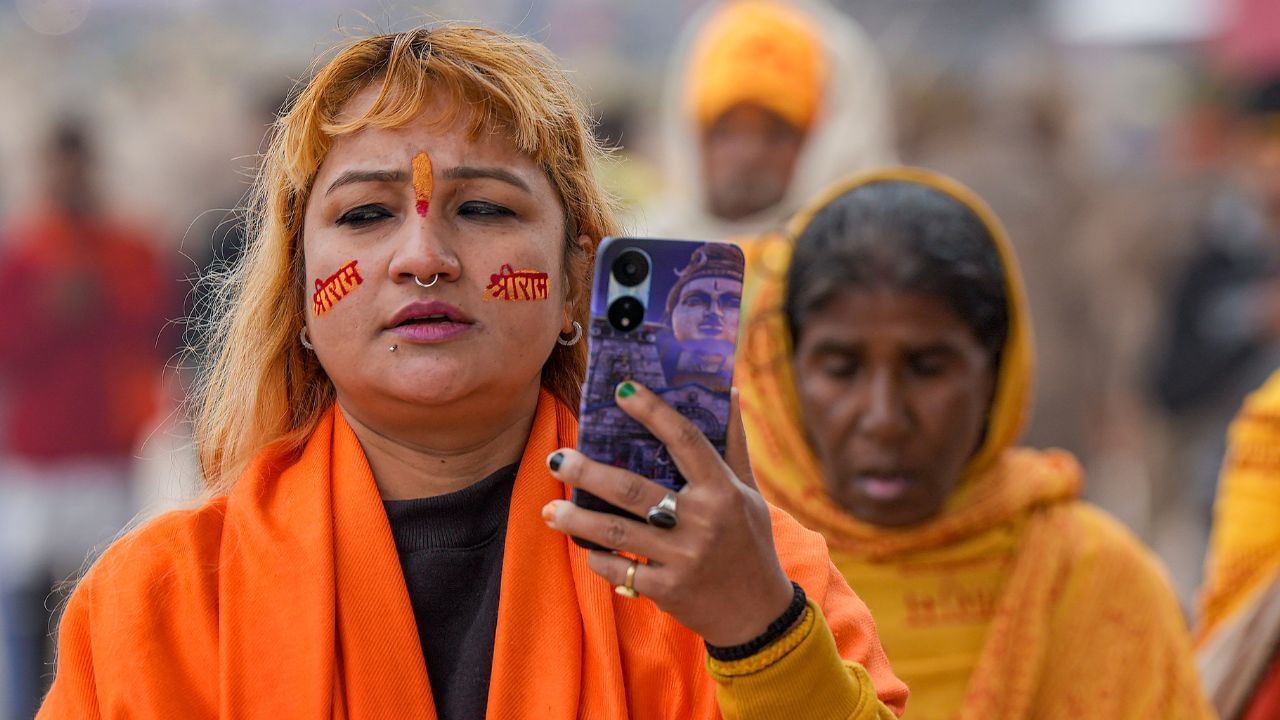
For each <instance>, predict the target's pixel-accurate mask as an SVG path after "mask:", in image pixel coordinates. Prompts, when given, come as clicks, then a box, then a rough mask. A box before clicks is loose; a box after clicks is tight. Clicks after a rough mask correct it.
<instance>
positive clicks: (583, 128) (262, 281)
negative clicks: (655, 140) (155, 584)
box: [192, 24, 617, 495]
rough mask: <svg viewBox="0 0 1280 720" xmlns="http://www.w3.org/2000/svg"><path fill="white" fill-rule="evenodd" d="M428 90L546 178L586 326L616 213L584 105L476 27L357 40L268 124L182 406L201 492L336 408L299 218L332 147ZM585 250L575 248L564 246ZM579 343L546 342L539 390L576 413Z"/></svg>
mask: <svg viewBox="0 0 1280 720" xmlns="http://www.w3.org/2000/svg"><path fill="white" fill-rule="evenodd" d="M373 83H380V84H381V85H380V89H379V93H378V96H377V98H376V100H375V101H374V103H373V105H372V107H371V108H370V109H369V111H368V112H367V113H366V114H365V115H364V116H362V117H359V118H355V119H352V120H348V121H345V122H340V121H339V120H338V114H339V111H340V110H341V108H342V106H343V104H344V103H345V102H346V101H347V100H348V99H349V98H351V97H352V96H353V95H355V94H356V93H358V92H360V91H361V90H363V89H364V88H366V87H368V86H369V85H371V84H373ZM434 92H445V93H448V94H449V95H450V96H451V97H452V98H453V99H454V101H455V102H453V103H452V105H451V108H452V111H451V112H449V113H447V114H446V115H445V116H442V117H439V118H434V119H433V122H436V123H441V124H448V123H452V122H454V121H455V120H458V119H460V118H462V117H464V116H463V115H460V113H466V114H467V116H466V119H467V121H468V125H467V130H468V133H469V135H470V136H471V137H472V138H475V137H478V136H479V134H480V133H481V132H485V131H497V132H504V133H507V134H508V135H510V137H511V138H512V140H513V141H514V142H515V144H516V147H517V148H519V149H520V151H521V152H524V153H525V154H527V155H529V156H530V157H531V158H533V159H534V161H535V162H536V163H538V165H539V166H540V167H542V169H543V171H544V172H546V174H547V177H548V179H549V180H550V181H551V184H552V186H553V187H555V188H556V189H557V190H558V192H559V195H560V200H561V202H562V204H563V207H564V216H565V239H564V242H565V265H564V266H565V274H566V278H565V280H566V286H567V287H569V288H570V302H571V307H572V308H573V312H572V314H573V316H574V318H575V319H577V320H578V321H579V322H580V323H582V324H583V325H584V326H585V325H586V324H587V313H588V304H589V296H590V269H591V260H592V255H593V254H594V251H595V246H596V244H597V243H598V242H599V240H600V239H601V238H603V237H605V236H606V235H610V234H615V233H616V232H617V224H616V221H615V219H614V218H615V212H616V208H617V201H616V199H614V198H613V197H611V196H610V195H609V194H608V193H607V192H605V191H604V189H603V188H602V187H601V186H600V183H599V181H598V179H597V177H596V165H597V164H598V163H599V162H600V161H602V160H603V159H604V157H605V152H604V150H603V149H602V148H601V147H600V145H599V143H598V142H597V140H596V139H595V137H594V136H593V135H592V133H591V120H590V116H589V115H588V113H587V110H586V106H585V105H584V104H583V102H582V101H581V100H580V99H579V98H578V96H577V93H576V91H575V90H574V89H573V87H572V85H571V84H570V83H569V81H568V79H567V78H566V77H565V75H564V73H563V71H561V70H560V69H559V67H558V65H557V61H556V59H555V57H554V56H552V55H551V53H550V52H548V51H547V50H546V49H545V48H543V47H542V46H540V45H538V44H536V43H534V42H532V41H529V40H525V39H522V38H518V37H514V36H511V35H507V34H504V33H500V32H497V31H494V30H489V29H486V28H480V27H470V26H458V25H448V24H436V25H432V26H426V27H421V28H418V29H415V30H411V31H408V32H403V33H389V34H382V35H375V36H373V37H368V38H364V39H359V40H356V41H354V42H351V43H349V44H347V45H346V46H345V47H342V48H340V49H338V51H337V52H336V54H335V55H334V57H333V58H332V59H331V60H330V61H329V62H328V63H327V64H325V65H324V66H323V67H322V68H320V69H319V70H318V72H316V73H315V74H314V76H313V77H312V79H311V81H310V82H309V83H307V84H306V86H305V87H303V88H302V89H301V92H299V93H298V94H297V96H296V98H295V99H294V100H293V101H292V103H291V104H290V110H289V111H288V112H286V113H285V114H284V115H283V117H281V118H280V119H279V120H278V121H277V123H276V128H275V133H274V137H273V139H272V141H271V144H270V146H269V148H268V150H267V153H266V155H265V157H264V160H263V164H262V168H261V170H260V171H259V173H258V176H257V179H256V181H255V184H254V189H253V191H252V194H251V196H250V202H249V208H248V212H247V217H246V237H247V238H248V242H247V246H246V250H245V254H244V257H243V259H242V261H241V262H240V263H239V264H238V265H237V266H236V267H234V268H232V269H230V270H229V271H227V272H226V274H225V275H223V276H221V277H219V278H216V280H215V282H216V289H215V291H214V292H215V295H214V300H213V302H214V307H215V308H216V311H215V312H214V314H213V318H212V320H211V321H210V324H209V328H208V333H207V336H208V337H209V338H210V347H209V350H210V355H209V357H211V358H212V359H211V360H210V361H208V365H207V366H206V367H205V368H203V372H201V373H200V376H199V378H198V381H197V384H196V387H195V389H194V391H193V394H192V403H193V411H194V412H193V414H194V417H195V423H194V425H195V427H194V431H195V440H196V448H197V453H198V456H199V460H200V467H201V470H202V473H203V476H204V479H205V485H206V490H207V492H208V493H209V494H210V495H218V494H222V493H225V492H227V491H228V490H230V488H231V487H232V486H233V485H234V483H235V481H236V479H237V478H238V477H239V476H240V475H241V474H242V473H243V472H244V470H245V469H246V468H247V467H248V465H249V463H250V462H251V461H252V460H253V458H254V457H255V456H256V455H257V454H259V453H260V452H261V451H262V450H263V449H265V448H266V447H268V446H272V445H274V446H276V447H277V448H278V449H279V450H281V451H282V452H286V453H293V452H296V451H297V450H299V449H300V448H301V447H302V445H303V443H304V442H305V441H306V438H307V437H308V436H310V434H311V432H312V431H313V430H314V428H315V426H316V423H317V422H318V421H319V419H320V417H321V416H322V415H323V414H324V412H325V411H326V410H327V409H328V408H329V407H330V406H331V405H332V403H333V402H334V396H335V394H334V388H333V384H332V383H331V382H330V380H329V378H328V376H327V375H326V374H325V372H324V370H323V368H321V367H320V364H319V362H318V361H317V360H316V358H315V356H314V355H313V354H311V353H309V352H307V351H305V350H304V349H303V348H302V346H301V345H300V343H299V342H298V335H299V333H300V332H301V330H302V328H303V327H304V322H305V317H306V316H305V312H306V304H305V295H306V291H305V287H304V275H303V251H302V243H301V233H302V218H303V211H304V209H305V207H306V204H307V199H308V197H309V194H310V190H311V184H312V183H313V181H314V179H315V175H316V172H317V170H318V168H319V166H320V163H321V162H322V161H323V159H324V157H325V154H326V153H327V152H328V149H329V146H330V144H331V142H332V138H333V137H335V136H338V135H342V134H345V133H351V132H356V131H358V130H360V129H361V128H363V127H368V126H374V127H382V128H394V127H401V126H403V125H405V124H407V123H409V122H411V121H412V120H413V119H414V118H416V117H417V116H418V114H419V113H420V112H421V109H422V107H423V106H424V104H425V103H426V101H427V99H428V98H429V97H430V96H431V94H432V93H434ZM580 236H586V237H588V238H590V243H589V245H588V246H586V247H584V246H582V245H580V244H579V243H578V242H577V240H576V239H577V238H578V237H580ZM585 370H586V343H579V344H577V345H574V346H572V347H565V346H560V345H557V346H556V348H555V350H554V351H553V352H552V354H551V357H550V358H549V359H548V360H547V362H546V364H545V365H544V366H543V371H542V382H543V385H544V386H546V387H547V388H548V389H549V390H550V391H551V392H552V393H553V394H555V395H556V396H557V397H559V398H560V399H561V400H563V401H564V402H566V403H567V404H568V405H569V406H570V407H577V405H578V400H579V393H580V383H581V381H582V377H583V374H584V373H585Z"/></svg>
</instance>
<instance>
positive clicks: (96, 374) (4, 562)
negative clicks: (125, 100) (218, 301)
mask: <svg viewBox="0 0 1280 720" xmlns="http://www.w3.org/2000/svg"><path fill="white" fill-rule="evenodd" d="M96 161H97V148H96V147H95V144H94V138H93V129H92V125H91V124H89V123H87V122H84V121H81V120H78V119H71V118H64V119H61V120H59V121H57V122H55V123H53V125H52V131H51V133H50V135H49V137H48V138H47V139H46V140H45V144H44V146H43V148H42V152H41V156H40V166H39V168H38V169H37V172H39V173H40V175H41V182H42V188H41V196H40V200H39V204H38V205H37V206H36V207H35V208H33V211H32V212H31V213H30V214H29V215H28V216H26V217H21V218H18V219H17V221H16V222H15V223H14V224H13V226H12V227H10V228H8V230H7V233H8V235H9V240H10V241H9V242H8V244H7V245H6V246H5V248H4V254H3V255H2V256H0V313H3V316H4V332H2V333H0V392H3V394H4V395H5V396H6V398H7V409H6V412H5V414H4V417H3V425H2V426H0V568H3V570H4V575H3V576H0V593H2V594H3V595H4V597H5V601H6V603H5V604H6V606H7V612H6V613H5V616H4V619H5V624H4V627H3V639H4V645H5V647H6V648H7V649H8V651H9V659H10V662H11V663H12V664H13V672H12V673H11V678H12V683H11V684H12V687H11V688H10V693H11V694H10V698H11V706H12V707H11V708H10V710H11V712H12V713H14V714H15V716H17V717H30V716H31V715H32V714H33V713H34V712H35V708H36V703H37V701H38V699H39V696H40V693H41V691H42V690H43V686H42V681H41V679H40V678H41V677H42V676H43V675H44V674H45V673H44V672H43V663H44V661H45V660H46V653H45V649H46V647H45V646H46V643H47V638H48V636H49V633H50V628H51V627H52V625H51V623H50V616H49V613H48V611H47V610H46V602H45V601H46V598H47V597H48V596H49V594H50V591H51V588H52V586H53V585H54V583H56V582H59V581H62V580H64V579H66V578H68V577H69V576H71V575H73V574H74V573H76V572H77V570H79V569H80V568H81V566H82V565H83V564H84V563H85V561H86V558H87V556H88V555H89V553H90V552H91V551H93V550H94V549H95V548H96V547H97V546H98V545H99V544H101V543H105V542H106V541H108V540H110V539H111V538H112V537H113V536H114V535H115V534H116V533H117V532H119V531H120V529H121V528H122V527H123V526H124V525H125V524H126V523H127V522H128V520H129V518H130V517H131V515H132V514H133V512H134V509H135V508H134V503H133V500H132V498H131V493H130V465H131V461H132V458H133V455H134V453H135V451H136V450H137V448H138V446H139V444H140V443H141V442H142V440H143V438H144V434H145V432H146V431H147V429H148V423H149V422H150V421H153V420H154V419H155V418H154V415H155V413H156V411H157V409H158V399H159V397H160V396H159V387H160V382H161V376H162V370H163V367H164V363H165V360H166V358H167V356H168V354H169V353H170V352H171V351H172V350H173V345H172V344H171V343H169V342H166V341H165V340H163V339H162V335H163V332H164V329H165V325H166V320H167V319H168V318H171V317H172V316H173V315H174V314H175V307H174V303H173V301H174V300H175V299H176V289H177V284H176V282H172V280H173V279H174V278H175V277H176V276H174V275H170V274H169V273H168V272H167V271H168V270H170V269H171V268H167V267H166V266H165V264H164V263H163V262H162V261H161V259H160V258H159V257H158V256H157V253H156V251H155V246H154V244H153V242H152V239H151V238H150V237H148V236H147V234H146V233H145V232H144V231H143V230H142V229H141V228H139V227H136V226H134V225H130V224H127V223H124V222H121V221H119V220H118V219H116V218H115V217H113V216H112V214H111V213H110V211H109V210H108V208H107V207H106V206H105V204H104V198H103V197H102V195H101V193H100V191H99V188H98V186H97V178H96V172H97V162H96ZM51 606H52V605H50V607H51Z"/></svg>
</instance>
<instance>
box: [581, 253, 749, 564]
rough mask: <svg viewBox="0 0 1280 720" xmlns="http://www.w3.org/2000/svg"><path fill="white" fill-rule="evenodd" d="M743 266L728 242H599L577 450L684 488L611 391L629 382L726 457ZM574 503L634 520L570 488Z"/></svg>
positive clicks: (656, 445) (659, 445)
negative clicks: (666, 405)
mask: <svg viewBox="0 0 1280 720" xmlns="http://www.w3.org/2000/svg"><path fill="white" fill-rule="evenodd" d="M744 265H745V260H744V258H743V254H742V250H740V249H739V248H738V247H737V246H736V245H732V244H729V243H722V242H701V241H690V240H658V239H643V238H629V237H611V238H605V239H604V241H603V242H602V243H601V244H600V249H599V250H598V251H597V253H596V263H595V276H594V277H595V279H594V281H593V283H594V284H593V288H592V294H591V318H590V323H589V325H590V327H588V328H587V329H586V334H587V342H588V360H587V378H586V382H585V383H584V384H583V387H582V407H581V412H580V413H579V417H578V428H579V429H578V450H579V451H580V452H582V453H583V454H584V455H586V456H587V457H590V458H592V459H593V460H597V461H599V462H603V463H606V464H609V465H613V466H616V467H620V468H625V469H627V470H630V471H631V472H634V473H636V474H638V475H640V476H642V477H646V478H648V479H650V480H653V481H654V482H657V483H659V484H661V485H663V486H665V487H667V488H670V489H671V490H674V491H679V490H680V489H681V488H682V487H684V484H685V480H684V478H683V477H682V476H681V475H680V472H679V470H677V469H676V466H675V463H674V462H673V461H672V460H671V456H670V455H669V454H668V453H667V449H666V447H665V446H663V444H662V443H661V442H659V441H658V440H657V438H655V437H653V435H652V434H651V433H650V432H649V431H648V429H646V428H645V427H644V426H643V425H641V424H640V423H638V422H636V421H635V420H633V419H631V417H630V416H629V415H627V414H626V413H624V412H623V411H622V410H621V409H620V408H618V405H617V403H616V402H615V399H614V392H615V389H616V388H617V386H618V384H619V383H621V382H623V381H625V380H634V381H636V382H639V383H641V384H642V385H644V386H645V387H647V388H649V389H650V390H652V391H653V392H655V393H657V394H658V395H659V396H660V397H661V398H662V399H663V400H665V401H666V402H667V403H669V404H670V405H672V406H673V407H675V408H676V409H677V410H678V411H679V412H680V413H681V414H683V415H684V416H685V417H687V418H689V419H690V420H692V421H693V423H694V424H695V425H697V426H698V428H699V429H700V430H702V432H703V434H704V435H706V436H707V439H708V440H710V441H711V444H712V445H714V446H715V448H716V450H717V451H719V452H720V454H721V455H724V450H725V436H726V432H727V428H728V423H729V389H730V386H731V385H732V384H733V362H734V353H735V351H736V347H737V337H738V312H739V306H740V305H741V302H742V281H743V267H744ZM572 500H573V502H574V503H575V504H576V505H579V506H581V507H583V508H587V509H589V510H596V511H600V512H608V513H613V514H615V515H621V516H623V517H628V518H631V519H634V520H641V521H642V519H641V518H639V517H637V516H635V515H634V514H632V513H630V512H627V511H626V510H623V509H621V508H618V507H616V506H614V505H611V504H609V503H607V502H605V501H604V500H601V499H600V498H598V497H596V496H594V495H592V494H591V493H589V492H586V491H583V490H578V489H576V488H575V489H574V491H573V496H572ZM574 542H576V543H578V544H579V545H581V546H583V547H586V548H591V549H600V550H607V549H609V548H602V547H600V546H599V545H597V544H595V543H592V542H589V541H586V540H583V539H581V538H576V537H575V538H574Z"/></svg>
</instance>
